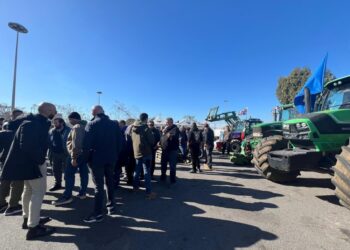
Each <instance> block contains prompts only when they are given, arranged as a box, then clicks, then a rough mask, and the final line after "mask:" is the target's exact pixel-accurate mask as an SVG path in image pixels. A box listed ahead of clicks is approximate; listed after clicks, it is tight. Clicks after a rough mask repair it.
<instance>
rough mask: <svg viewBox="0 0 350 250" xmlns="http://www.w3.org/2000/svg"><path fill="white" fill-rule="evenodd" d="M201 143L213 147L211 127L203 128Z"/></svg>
mask: <svg viewBox="0 0 350 250" xmlns="http://www.w3.org/2000/svg"><path fill="white" fill-rule="evenodd" d="M203 143H204V144H205V145H207V146H208V147H209V148H213V147H214V131H213V130H212V129H211V128H204V131H203Z"/></svg>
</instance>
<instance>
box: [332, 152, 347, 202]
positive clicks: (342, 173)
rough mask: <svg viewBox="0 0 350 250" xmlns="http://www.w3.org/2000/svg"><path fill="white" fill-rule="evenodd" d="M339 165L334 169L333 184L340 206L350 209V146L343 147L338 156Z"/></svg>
mask: <svg viewBox="0 0 350 250" xmlns="http://www.w3.org/2000/svg"><path fill="white" fill-rule="evenodd" d="M336 158H337V163H336V164H335V166H334V167H333V170H334V176H333V178H332V183H333V185H334V186H335V195H336V196H337V197H338V199H339V202H340V204H342V205H343V206H344V207H346V208H348V209H350V145H348V146H343V147H342V152H341V153H340V155H337V156H336Z"/></svg>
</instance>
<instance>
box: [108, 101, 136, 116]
mask: <svg viewBox="0 0 350 250" xmlns="http://www.w3.org/2000/svg"><path fill="white" fill-rule="evenodd" d="M112 115H113V116H115V118H116V119H117V120H120V119H125V120H128V119H134V117H136V116H135V114H134V113H133V112H132V111H131V110H130V109H129V108H128V107H126V105H125V104H124V103H122V102H119V101H115V103H114V104H113V107H112Z"/></svg>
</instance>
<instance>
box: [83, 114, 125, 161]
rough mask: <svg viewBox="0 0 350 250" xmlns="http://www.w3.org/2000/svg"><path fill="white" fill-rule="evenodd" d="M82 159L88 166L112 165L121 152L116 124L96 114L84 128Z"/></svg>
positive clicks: (102, 115)
mask: <svg viewBox="0 0 350 250" xmlns="http://www.w3.org/2000/svg"><path fill="white" fill-rule="evenodd" d="M85 132H86V133H85V137H84V141H83V153H84V158H85V160H86V161H88V163H89V165H90V166H93V167H100V166H105V165H107V164H111V165H114V164H115V163H116V162H117V160H118V155H119V152H120V150H121V132H120V128H119V125H118V123H116V122H114V121H112V120H110V119H109V117H108V116H106V115H105V114H98V115H97V116H96V117H95V118H94V119H93V120H92V121H90V122H89V123H88V124H87V125H86V128H85Z"/></svg>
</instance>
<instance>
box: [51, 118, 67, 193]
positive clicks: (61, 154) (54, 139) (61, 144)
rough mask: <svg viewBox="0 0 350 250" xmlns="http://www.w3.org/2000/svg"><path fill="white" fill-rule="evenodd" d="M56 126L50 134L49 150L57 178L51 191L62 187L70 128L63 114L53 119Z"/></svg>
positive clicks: (55, 177)
mask: <svg viewBox="0 0 350 250" xmlns="http://www.w3.org/2000/svg"><path fill="white" fill-rule="evenodd" d="M53 125H54V128H53V129H52V130H51V131H50V134H49V150H50V153H49V155H50V159H51V161H52V170H53V175H54V179H55V184H54V185H53V186H52V187H51V188H50V189H49V191H51V192H53V191H57V190H60V189H62V173H63V171H64V170H65V168H66V165H67V159H68V155H69V154H68V151H67V146H66V145H67V138H68V134H69V132H70V128H68V127H67V126H66V123H65V122H64V120H63V118H62V115H60V114H57V115H56V116H55V117H54V119H53Z"/></svg>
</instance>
